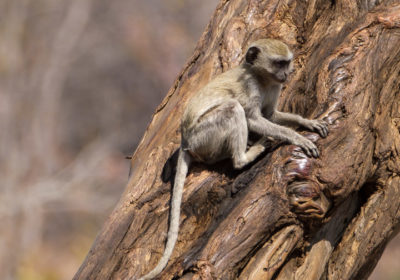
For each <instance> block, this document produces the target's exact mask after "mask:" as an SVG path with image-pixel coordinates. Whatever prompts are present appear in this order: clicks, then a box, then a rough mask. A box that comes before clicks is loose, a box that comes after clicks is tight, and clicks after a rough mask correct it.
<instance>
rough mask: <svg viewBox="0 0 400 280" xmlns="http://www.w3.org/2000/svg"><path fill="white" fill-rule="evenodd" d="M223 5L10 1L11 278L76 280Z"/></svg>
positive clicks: (3, 96) (0, 239) (2, 170)
mask: <svg viewBox="0 0 400 280" xmlns="http://www.w3.org/2000/svg"><path fill="white" fill-rule="evenodd" d="M217 2H218V0H202V1H196V0H147V1H140V0H113V1H106V0H70V1H67V0H12V1H9V0H0V130H1V133H0V178H1V180H0V222H1V228H0V279H4V280H11V279H26V280H31V279H35V280H38V279H61V280H62V279H71V278H72V276H73V275H74V273H75V272H76V270H77V269H78V267H79V265H80V264H81V262H82V260H83V258H84V256H85V255H86V253H87V251H88V249H89V247H90V245H91V244H92V241H93V238H94V236H95V234H96V232H97V231H98V229H99V227H100V226H101V225H102V224H103V221H104V219H105V217H106V216H107V215H108V213H109V212H110V211H111V209H112V208H113V207H114V205H115V204H116V202H117V200H118V198H119V196H120V194H121V193H122V191H123V188H124V187H125V184H126V181H127V178H128V166H129V161H127V160H125V159H124V157H125V155H130V154H132V152H133V151H134V150H135V147H136V146H137V144H138V141H139V140H140V139H141V137H142V135H143V132H144V129H145V127H146V125H147V124H148V122H149V121H150V117H151V115H152V113H153V111H154V110H155V108H156V106H157V105H158V104H159V103H160V101H161V100H162V98H163V97H164V95H165V94H166V92H167V90H168V88H169V87H170V86H171V84H172V82H173V80H174V78H175V76H176V75H177V74H178V73H179V71H180V70H181V68H182V67H183V65H184V62H185V61H186V60H187V58H188V57H189V56H190V55H191V53H192V51H193V48H194V45H195V43H196V42H197V40H198V38H199V37H200V34H201V33H202V31H203V30H204V28H205V26H206V24H207V22H208V20H209V19H210V17H211V14H212V12H213V10H214V8H215V7H216V5H217ZM399 243H400V242H399V241H398V239H397V241H396V240H395V241H394V242H393V244H399ZM399 247H400V246H397V247H396V246H390V245H389V246H388V251H389V252H391V255H389V257H387V256H386V255H384V256H383V258H382V260H383V261H384V260H385V258H386V259H388V261H387V262H384V263H383V267H384V268H383V269H382V268H381V267H379V266H378V268H377V270H378V272H379V271H381V272H380V274H379V275H378V276H375V277H377V278H376V279H388V278H384V277H389V276H388V275H390V277H392V278H393V279H399V278H395V277H396V275H397V277H398V273H399V272H398V270H397V272H396V270H393V269H392V270H390V268H388V267H387V266H386V268H385V263H390V262H392V264H393V262H394V265H395V264H396V262H397V261H398V259H399V257H400V249H399ZM385 273H386V274H385ZM396 273H397V274H396ZM383 275H385V276H383ZM379 277H380V278H379Z"/></svg>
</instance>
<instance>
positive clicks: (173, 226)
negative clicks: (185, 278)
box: [139, 148, 190, 280]
mask: <svg viewBox="0 0 400 280" xmlns="http://www.w3.org/2000/svg"><path fill="white" fill-rule="evenodd" d="M189 164H190V155H189V154H188V153H187V152H185V151H184V150H183V149H182V148H180V149H179V156H178V165H177V168H176V175H175V183H174V189H173V191H172V198H171V212H170V220H169V221H170V222H169V229H168V236H167V244H166V245H165V250H164V254H163V255H162V257H161V259H160V260H159V261H158V264H157V266H156V267H155V268H154V269H153V270H152V271H150V272H149V273H148V274H146V275H145V276H142V277H141V278H140V279H139V280H149V279H153V278H154V277H156V276H157V275H158V274H160V272H161V271H163V269H164V268H165V266H166V265H167V263H168V260H169V258H170V257H171V255H172V251H173V250H174V247H175V243H176V240H177V239H178V232H179V217H180V212H181V201H182V193H183V186H184V184H185V178H186V175H187V172H188V168H189Z"/></svg>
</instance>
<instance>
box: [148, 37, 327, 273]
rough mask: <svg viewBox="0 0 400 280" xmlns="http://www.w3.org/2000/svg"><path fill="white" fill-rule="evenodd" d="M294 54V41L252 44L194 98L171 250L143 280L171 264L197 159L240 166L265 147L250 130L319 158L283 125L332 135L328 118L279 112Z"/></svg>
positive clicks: (185, 130)
mask: <svg viewBox="0 0 400 280" xmlns="http://www.w3.org/2000/svg"><path fill="white" fill-rule="evenodd" d="M292 60H293V54H292V52H291V51H290V50H289V48H288V46H287V45H286V44H284V43H283V42H281V41H278V40H274V39H262V40H258V41H255V42H254V43H252V44H251V45H250V47H249V48H248V50H247V52H246V57H245V61H244V63H243V64H241V65H240V66H238V67H236V68H234V69H232V70H229V71H227V72H225V73H223V74H221V75H219V76H217V77H216V78H215V79H214V80H212V81H211V82H210V83H208V84H207V85H206V86H205V87H204V88H202V89H201V90H200V91H199V92H198V93H197V94H196V95H195V96H193V97H192V98H191V100H189V103H188V105H187V107H186V110H185V112H184V114H183V118H182V123H181V133H182V143H181V147H180V149H179V156H178V165H177V170H176V176H175V183H174V187H173V194H172V201H171V213H170V225H169V231H168V238H167V244H166V247H165V251H164V254H163V256H162V257H161V259H160V260H159V262H158V264H157V266H156V267H155V268H154V269H153V270H152V271H151V272H150V273H148V274H147V275H145V276H143V277H142V278H140V280H145V279H153V278H154V277H156V276H157V275H158V274H159V273H160V272H161V271H162V270H163V269H164V268H165V266H166V265H167V263H168V260H169V258H170V257H171V254H172V251H173V249H174V246H175V242H176V240H177V238H178V230H179V216H180V207H181V199H182V192H183V185H184V182H185V178H186V175H187V172H188V167H189V164H190V162H191V161H199V162H204V163H207V164H212V163H215V162H217V161H220V160H222V159H226V158H231V159H232V162H233V166H234V168H236V169H240V168H242V167H243V166H245V165H246V164H248V163H250V162H252V161H253V160H254V159H256V157H257V156H259V155H260V154H261V153H262V152H263V151H264V149H265V148H264V146H263V140H261V141H259V142H257V143H256V144H254V145H253V146H251V147H250V148H249V149H248V150H246V148H247V137H248V132H249V131H251V132H255V133H256V134H259V135H260V136H262V139H266V138H267V137H272V138H274V139H276V140H280V141H285V142H287V143H290V144H293V145H297V146H300V147H301V148H302V149H303V150H304V152H305V153H306V154H307V155H308V156H310V157H311V156H313V157H318V156H319V152H318V149H317V147H316V146H315V145H314V143H313V142H311V141H310V140H308V139H307V138H305V137H304V136H302V135H300V134H298V133H297V132H295V131H294V130H293V129H290V128H288V127H285V126H282V125H300V126H302V127H305V128H307V129H309V130H312V131H316V132H318V133H319V134H320V135H321V136H322V137H326V136H327V134H328V128H327V123H326V122H324V121H321V120H308V119H304V118H302V117H300V116H299V115H295V114H290V113H283V112H279V111H277V109H276V107H277V101H278V97H279V94H280V92H281V89H282V83H283V82H285V81H286V79H287V77H288V75H289V73H290V72H291V71H292V67H293V66H292V65H293V63H292Z"/></svg>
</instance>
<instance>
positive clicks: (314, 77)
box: [74, 0, 400, 280]
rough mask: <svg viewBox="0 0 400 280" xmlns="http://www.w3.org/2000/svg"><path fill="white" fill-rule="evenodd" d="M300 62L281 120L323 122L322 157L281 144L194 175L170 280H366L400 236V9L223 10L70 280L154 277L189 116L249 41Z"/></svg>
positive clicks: (233, 3)
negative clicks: (275, 43) (192, 103)
mask: <svg viewBox="0 0 400 280" xmlns="http://www.w3.org/2000/svg"><path fill="white" fill-rule="evenodd" d="M264 37H272V38H279V39H281V40H283V41H285V42H286V43H287V44H288V45H289V46H290V47H291V49H292V50H293V51H294V52H295V72H294V74H292V76H291V78H290V81H289V82H288V83H287V84H286V86H285V88H284V90H283V93H282V95H281V97H280V109H281V110H283V111H290V112H294V113H298V114H300V115H302V116H305V117H308V118H321V119H322V118H323V119H325V120H326V121H327V122H328V123H329V129H330V134H329V136H328V137H327V138H325V139H321V138H319V136H318V135H317V134H315V133H304V132H302V133H303V134H304V135H306V136H307V137H309V138H310V139H312V140H313V141H316V143H317V145H318V148H319V149H320V152H321V156H320V157H319V158H318V159H313V158H308V157H306V156H305V155H304V154H303V152H302V151H301V149H299V148H298V147H296V146H292V145H287V144H279V145H278V144H277V145H273V146H272V147H271V149H269V150H268V151H267V152H266V153H264V155H263V156H262V157H261V158H260V159H259V160H258V161H256V162H255V163H253V164H252V165H250V166H249V167H247V168H245V169H244V170H241V171H240V172H238V171H234V170H233V168H232V164H231V163H230V162H229V161H224V162H220V163H218V164H216V165H215V166H206V165H203V164H193V165H192V166H191V167H190V170H189V174H188V177H187V178H186V182H185V190H184V196H183V205H182V214H181V227H180V232H179V238H178V242H177V245H176V247H175V249H174V253H173V255H172V258H171V260H170V262H169V263H168V266H167V268H166V269H165V270H164V272H163V273H162V274H161V275H160V279H172V278H174V277H175V278H174V279H279V280H281V279H307V280H309V279H342V280H343V279H366V278H367V277H368V275H369V274H370V273H371V272H372V270H373V268H374V266H375V264H376V263H377V261H378V259H379V257H380V255H381V254H382V252H383V250H384V248H385V245H386V244H387V243H388V241H389V240H390V239H391V238H392V237H394V235H395V234H396V233H397V232H398V230H399V228H400V227H399V224H400V200H399V198H398V197H399V194H400V177H399V174H400V3H399V2H398V1H390V0H382V1H374V0H366V1H361V0H357V1H353V0H336V1H334V0H332V1H322V0H308V1H295V0H283V1H282V0H280V1H279V0H269V1H267V0H264V1H263V0H258V1H257V0H248V1H245V0H230V1H228V0H223V1H221V3H220V4H219V6H218V7H217V9H216V11H215V14H214V16H213V18H212V20H211V22H210V24H209V25H208V27H207V30H206V31H205V32H204V34H203V36H202V38H201V40H200V42H199V43H198V46H197V48H196V50H195V52H194V55H193V56H192V58H191V59H190V61H189V63H188V64H187V65H186V67H185V68H184V70H183V71H182V73H181V74H180V75H179V77H178V78H177V80H176V82H175V84H174V85H173V87H172V88H171V90H170V91H169V93H168V95H167V96H166V98H165V99H164V101H163V102H162V104H161V105H160V106H159V107H158V109H157V110H156V112H155V114H154V116H153V120H152V122H151V124H150V125H149V127H148V129H147V131H146V133H145V135H144V137H143V139H142V141H141V143H140V145H139V147H138V148H137V150H136V152H135V154H134V156H133V158H132V168H131V177H130V180H129V183H128V185H127V188H126V191H125V192H124V194H123V195H122V198H121V200H120V202H119V204H118V205H117V206H116V208H115V210H114V211H113V213H112V214H111V216H110V217H109V219H108V220H107V222H106V223H105V225H104V227H103V229H102V230H101V232H100V233H99V235H98V237H97V239H96V241H95V242H94V244H93V247H92V248H91V250H90V252H89V254H88V256H87V257H86V259H85V261H84V263H83V264H82V266H81V268H80V269H79V271H78V272H77V274H76V275H75V277H74V279H82V280H84V279H128V277H133V279H135V278H138V277H139V276H141V275H143V274H145V273H146V272H148V271H150V270H151V269H152V268H153V267H154V266H155V265H156V263H157V262H158V259H159V258H160V256H161V254H162V253H163V250H164V245H165V240H166V233H167V230H168V225H167V222H168V215H169V202H170V193H171V181H172V180H173V177H174V176H173V175H174V170H173V169H174V167H175V166H174V157H172V155H173V154H174V152H175V151H176V150H177V149H178V147H179V145H180V133H179V124H180V119H181V115H182V112H183V110H184V107H185V104H186V102H187V100H188V98H190V97H191V96H192V95H194V94H196V91H197V90H199V89H200V88H201V87H202V86H204V85H205V84H206V83H207V82H208V81H209V80H210V79H211V78H212V77H214V76H215V75H216V74H219V73H221V72H224V71H226V70H227V69H229V68H231V67H234V66H236V65H238V64H239V63H240V62H241V61H242V58H243V52H244V51H245V49H246V46H247V45H248V43H249V42H251V41H254V40H256V39H259V38H264Z"/></svg>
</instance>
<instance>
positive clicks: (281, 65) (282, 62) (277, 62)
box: [274, 59, 290, 68]
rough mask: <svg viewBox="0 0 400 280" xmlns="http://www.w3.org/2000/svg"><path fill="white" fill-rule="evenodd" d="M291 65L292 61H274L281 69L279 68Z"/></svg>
mask: <svg viewBox="0 0 400 280" xmlns="http://www.w3.org/2000/svg"><path fill="white" fill-rule="evenodd" d="M289 63H290V60H284V59H282V60H275V61H274V64H275V66H277V67H279V68H283V67H286V66H288V65H289Z"/></svg>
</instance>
